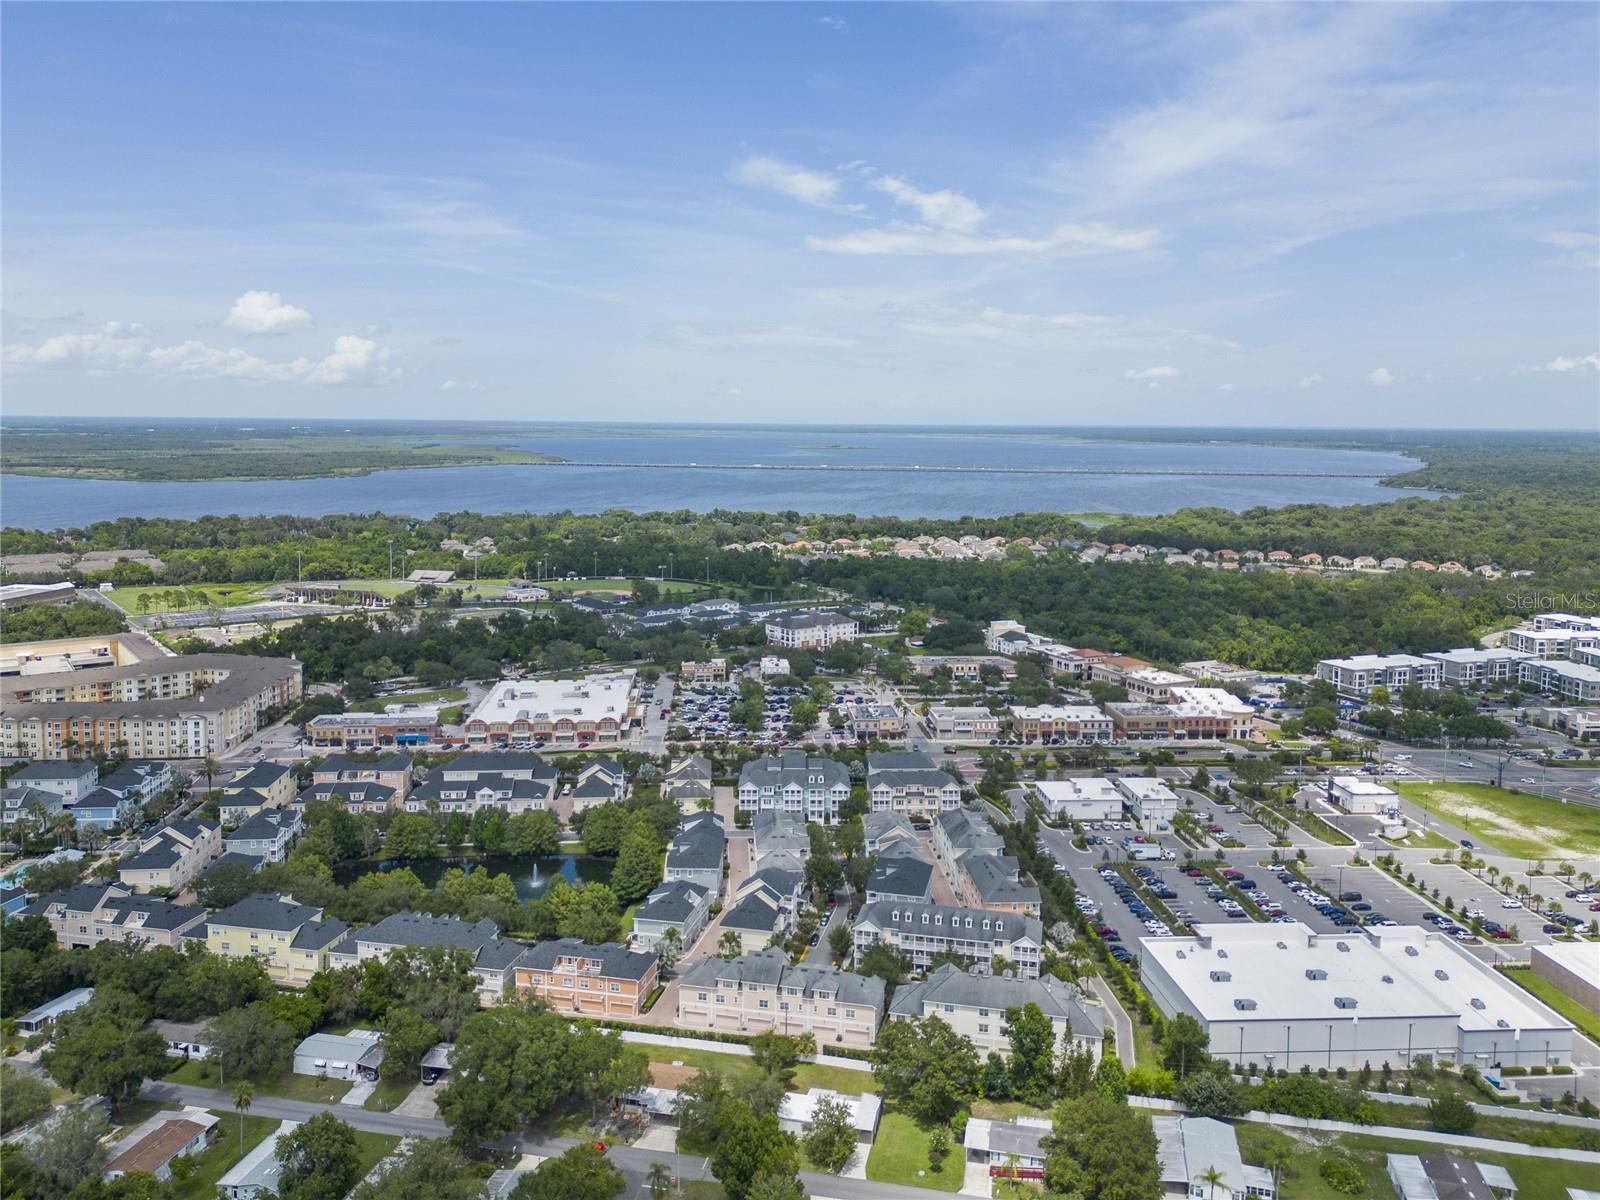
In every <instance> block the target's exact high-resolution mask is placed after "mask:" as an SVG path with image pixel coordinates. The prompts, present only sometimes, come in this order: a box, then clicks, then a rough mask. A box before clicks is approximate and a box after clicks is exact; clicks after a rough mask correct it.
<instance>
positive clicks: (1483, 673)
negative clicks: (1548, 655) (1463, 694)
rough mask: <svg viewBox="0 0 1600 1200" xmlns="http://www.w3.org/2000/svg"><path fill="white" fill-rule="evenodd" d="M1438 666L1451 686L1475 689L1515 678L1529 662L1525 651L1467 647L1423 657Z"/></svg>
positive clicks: (1505, 648) (1437, 651)
mask: <svg viewBox="0 0 1600 1200" xmlns="http://www.w3.org/2000/svg"><path fill="white" fill-rule="evenodd" d="M1422 657H1423V658H1431V659H1433V660H1434V661H1435V662H1436V663H1438V664H1439V668H1440V672H1439V673H1440V678H1441V679H1442V680H1443V681H1444V682H1445V683H1446V684H1447V685H1449V686H1450V687H1476V686H1478V685H1479V684H1484V683H1494V682H1498V681H1500V680H1504V679H1515V678H1516V677H1517V668H1518V667H1519V666H1520V665H1521V664H1522V663H1524V662H1526V661H1527V659H1528V657H1529V656H1528V653H1527V651H1525V650H1513V649H1511V647H1509V646H1489V647H1471V646H1469V647H1464V648H1462V649H1460V650H1436V651H1433V652H1432V653H1429V654H1424V655H1423V656H1422Z"/></svg>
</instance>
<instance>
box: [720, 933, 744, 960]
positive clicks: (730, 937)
mask: <svg viewBox="0 0 1600 1200" xmlns="http://www.w3.org/2000/svg"><path fill="white" fill-rule="evenodd" d="M739 945H740V943H739V935H738V934H737V933H735V932H734V931H733V930H731V929H724V930H723V931H722V940H721V941H720V942H718V943H717V953H718V954H720V955H722V957H723V958H738V957H739Z"/></svg>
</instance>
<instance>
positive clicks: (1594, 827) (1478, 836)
mask: <svg viewBox="0 0 1600 1200" xmlns="http://www.w3.org/2000/svg"><path fill="white" fill-rule="evenodd" d="M1398 787H1399V791H1400V794H1401V795H1402V796H1404V797H1405V798H1406V799H1407V800H1410V801H1412V802H1414V803H1416V804H1420V805H1422V806H1423V807H1425V808H1426V809H1427V810H1429V811H1430V812H1436V813H1438V814H1439V815H1440V816H1442V817H1445V818H1446V819H1448V820H1449V821H1451V822H1452V823H1454V824H1456V825H1460V826H1461V827H1462V828H1464V829H1465V830H1466V831H1467V833H1468V835H1469V836H1470V837H1471V838H1472V839H1473V840H1474V841H1481V842H1486V843H1488V844H1489V845H1491V846H1493V847H1495V848H1497V849H1499V850H1501V851H1503V852H1504V853H1506V854H1512V855H1515V856H1516V857H1518V858H1535V859H1551V858H1564V857H1569V856H1582V857H1593V856H1595V855H1600V821H1596V820H1595V818H1594V810H1593V809H1589V808H1584V807H1583V806H1582V805H1578V804H1562V803H1561V802H1560V801H1559V800H1547V799H1545V798H1544V797H1542V796H1533V795H1529V794H1528V793H1527V792H1519V791H1516V790H1514V789H1510V788H1497V787H1491V786H1490V785H1488V784H1486V783H1402V784H1399V785H1398Z"/></svg>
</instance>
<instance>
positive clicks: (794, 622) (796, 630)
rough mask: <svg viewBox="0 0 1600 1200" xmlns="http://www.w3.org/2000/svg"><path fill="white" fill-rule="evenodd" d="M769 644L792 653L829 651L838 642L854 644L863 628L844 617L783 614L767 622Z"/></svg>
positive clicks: (841, 615)
mask: <svg viewBox="0 0 1600 1200" xmlns="http://www.w3.org/2000/svg"><path fill="white" fill-rule="evenodd" d="M766 633H767V644H768V645H771V646H786V647H789V648H790V649H801V650H826V649H827V648H828V647H829V646H831V645H833V644H834V643H835V642H853V641H855V639H856V638H857V637H859V636H860V635H861V625H860V623H859V622H857V621H856V619H855V618H854V617H847V616H845V615H844V614H843V613H831V612H796V613H780V614H778V615H776V616H772V617H768V618H767V621H766Z"/></svg>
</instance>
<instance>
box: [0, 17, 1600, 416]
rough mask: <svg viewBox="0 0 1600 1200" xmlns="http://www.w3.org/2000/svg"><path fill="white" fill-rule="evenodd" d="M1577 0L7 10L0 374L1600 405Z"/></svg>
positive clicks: (789, 412) (545, 403)
mask: <svg viewBox="0 0 1600 1200" xmlns="http://www.w3.org/2000/svg"><path fill="white" fill-rule="evenodd" d="M1597 37H1600V11H1597V10H1596V9H1595V8H1593V7H1592V6H1559V5H1520V4H1509V3H1508V4H1502V5H1494V6H1462V7H1456V8H1449V7H1443V6H1433V5H1411V4H1392V5H1279V6H1256V5H1243V6H1225V5H1216V6H1166V5H1141V6H1126V5H1104V6H1101V5H1092V4H1085V5H1070V6H1041V7H1031V8H1029V7H1013V6H994V7H985V6H955V7H937V6H909V5H886V6H869V7H860V6H857V7H855V8H853V9H852V10H851V11H850V12H849V13H848V14H847V15H840V14H835V13H830V12H827V11H826V10H825V9H824V10H821V11H819V8H818V7H817V6H814V5H804V6H802V5H789V4H773V5H760V6H755V5H751V6H710V7H689V6H582V7H561V6H513V5H507V6H489V7H485V8H482V9H478V10H475V14H474V19H473V20H472V21H462V20H460V19H458V14H456V13H455V12H453V11H452V10H451V9H449V8H448V7H445V6H442V5H441V6H426V5H420V6H387V5H381V4H379V5H367V6H353V7H350V6H346V7H320V8H319V7H310V8H305V7H302V8H292V7H291V8H284V7H281V6H192V5H166V4H148V5H128V6H116V7H113V8H109V9H108V8H95V9H86V8H84V7H83V6H68V5H48V6H47V5H32V6H21V7H17V8H14V9H13V10H11V11H9V12H8V14H7V37H6V39H5V42H4V45H3V47H0V54H3V62H0V66H3V68H4V71H3V79H0V87H3V101H4V104H3V109H0V125H3V129H0V132H3V135H4V138H5V144H6V147H7V155H6V173H7V188H6V204H5V213H4V233H5V237H4V247H3V250H4V310H5V311H4V317H5V321H4V346H3V356H0V361H3V369H4V386H5V391H6V397H7V401H6V406H7V408H8V410H10V411H12V412H39V413H71V412H79V413H85V414H91V413H106V412H122V413H128V412H138V413H143V414H149V415H200V414H205V415H209V414H216V413H226V414H238V415H251V414H260V413H262V412H267V413H269V414H271V415H284V416H334V417H346V418H357V417H362V416H369V415H379V414H380V413H381V415H383V416H396V417H404V416H415V417H438V416H442V415H446V413H445V412H444V411H442V410H441V408H440V403H439V402H440V400H441V399H442V398H443V397H444V396H445V395H446V394H448V400H449V404H448V413H449V414H451V415H455V416H459V417H462V418H472V417H483V418H490V417H514V418H522V417H526V418H558V417H561V416H563V415H566V414H570V413H571V412H573V411H574V405H575V404H581V405H582V411H583V412H585V413H586V414H588V415H590V416H593V417H595V418H608V417H609V418H615V419H618V420H639V419H644V420H671V421H695V420H701V421H718V420H721V421H738V420H783V421H791V420H797V419H803V420H814V421H818V422H852V421H866V422H872V423H893V422H897V421H905V422H920V421H927V422H932V423H940V424H950V423H963V422H971V423H976V424H992V423H994V422H995V421H997V420H1000V421H1004V422H1006V423H1017V424H1063V425H1071V424H1091V423H1099V424H1139V423H1150V424H1238V425H1375V424H1376V425H1406V426H1425V425H1429V424H1433V423H1441V424H1443V423H1448V424H1450V425H1452V426H1456V427H1461V426H1515V425H1518V424H1521V423H1524V422H1527V421H1529V420H1530V417H1529V414H1537V422H1536V423H1537V424H1539V425H1547V426H1553V425H1565V426H1586V427H1593V426H1594V425H1595V424H1596V422H1597V421H1600V221H1597V217H1596V214H1597V212H1600V116H1597V114H1600V104H1597V102H1596V101H1597V98H1600V73H1597V66H1596V60H1595V56H1594V54H1593V46H1594V44H1595V42H1596V38H1597ZM263 96H271V97H272V103H271V104H262V103H261V97H263Z"/></svg>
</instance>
